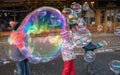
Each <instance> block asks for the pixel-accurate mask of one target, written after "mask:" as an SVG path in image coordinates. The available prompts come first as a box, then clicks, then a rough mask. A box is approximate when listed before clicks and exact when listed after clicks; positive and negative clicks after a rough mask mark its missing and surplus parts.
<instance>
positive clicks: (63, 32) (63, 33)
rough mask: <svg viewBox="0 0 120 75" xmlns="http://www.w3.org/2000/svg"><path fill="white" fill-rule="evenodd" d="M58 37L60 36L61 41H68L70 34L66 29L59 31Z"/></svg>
mask: <svg viewBox="0 0 120 75" xmlns="http://www.w3.org/2000/svg"><path fill="white" fill-rule="evenodd" d="M60 35H61V37H62V39H69V36H70V33H69V31H67V30H66V29H61V30H60Z"/></svg>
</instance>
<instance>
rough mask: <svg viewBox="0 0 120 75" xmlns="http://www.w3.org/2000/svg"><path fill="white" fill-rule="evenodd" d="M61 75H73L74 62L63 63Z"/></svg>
mask: <svg viewBox="0 0 120 75" xmlns="http://www.w3.org/2000/svg"><path fill="white" fill-rule="evenodd" d="M62 75H75V69H74V61H73V60H70V61H64V68H63V71H62Z"/></svg>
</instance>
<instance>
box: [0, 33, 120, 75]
mask: <svg viewBox="0 0 120 75" xmlns="http://www.w3.org/2000/svg"><path fill="white" fill-rule="evenodd" d="M101 40H107V41H108V42H109V45H108V46H106V47H103V48H101V49H98V50H96V59H95V61H94V62H93V63H90V64H88V63H87V62H85V60H84V59H83V50H82V49H76V55H77V58H76V59H75V60H74V64H75V72H76V75H115V74H114V72H112V71H111V70H110V68H109V65H108V64H109V63H110V62H111V61H113V60H120V36H115V35H113V34H99V35H98V34H94V35H93V43H95V44H96V43H98V42H99V41H101ZM6 49H8V48H7V44H6V38H0V51H1V52H0V58H1V60H3V59H6V55H5V53H6V51H5V50H6ZM30 68H31V75H61V72H62V69H63V61H62V58H61V56H60V57H58V58H57V59H55V60H53V61H50V62H46V63H39V64H31V63H30ZM15 70H16V65H15V62H13V61H10V62H8V63H3V64H0V75H14V71H15Z"/></svg>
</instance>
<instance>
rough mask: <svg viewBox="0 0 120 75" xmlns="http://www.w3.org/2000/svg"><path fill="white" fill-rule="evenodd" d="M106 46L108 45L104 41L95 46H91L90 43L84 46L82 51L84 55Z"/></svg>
mask: <svg viewBox="0 0 120 75" xmlns="http://www.w3.org/2000/svg"><path fill="white" fill-rule="evenodd" d="M106 45H108V43H107V42H106V41H105V40H102V41H100V42H99V43H97V44H96V45H95V44H93V43H92V42H90V43H89V44H87V45H86V46H84V47H83V49H84V50H85V53H86V52H87V51H94V50H95V49H99V48H101V47H103V46H106Z"/></svg>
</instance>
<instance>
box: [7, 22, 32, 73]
mask: <svg viewBox="0 0 120 75" xmlns="http://www.w3.org/2000/svg"><path fill="white" fill-rule="evenodd" d="M10 24H13V25H10V26H11V27H12V32H11V34H12V35H14V34H15V35H16V34H18V32H17V31H16V30H17V27H16V24H15V23H14V22H12V23H10ZM23 35H24V34H23ZM19 36H22V35H20V33H19ZM19 38H20V39H22V38H25V35H24V36H22V37H18V38H17V41H19V43H20V41H22V40H19ZM12 41H13V40H12V36H11V35H10V37H9V39H8V42H9V44H10V47H11V48H10V49H11V50H10V51H9V52H10V53H9V58H10V59H11V60H13V61H14V62H15V63H16V66H17V73H18V75H31V73H30V66H29V62H28V59H27V57H25V56H24V55H23V54H22V53H21V52H20V50H19V49H20V48H19V47H20V46H19V47H18V46H17V45H15V44H14V42H12ZM21 47H22V45H21Z"/></svg>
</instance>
